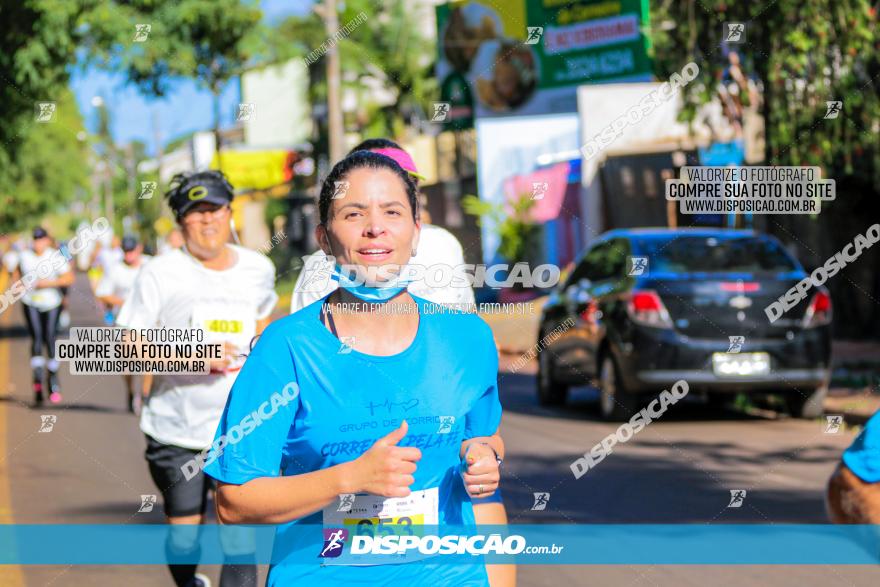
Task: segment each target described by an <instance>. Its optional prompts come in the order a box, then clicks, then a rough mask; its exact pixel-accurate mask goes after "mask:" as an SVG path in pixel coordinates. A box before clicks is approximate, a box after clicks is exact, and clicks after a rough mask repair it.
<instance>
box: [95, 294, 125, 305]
mask: <svg viewBox="0 0 880 587" xmlns="http://www.w3.org/2000/svg"><path fill="white" fill-rule="evenodd" d="M98 300H100V301H101V302H103V303H105V304H107V305H108V306H113V307H114V308H117V307H119V306H122V304H124V303H125V300H123V299H122V298H120V297H119V296H114V295H110V296H98Z"/></svg>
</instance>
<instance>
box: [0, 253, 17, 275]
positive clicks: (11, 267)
mask: <svg viewBox="0 0 880 587" xmlns="http://www.w3.org/2000/svg"><path fill="white" fill-rule="evenodd" d="M19 256H20V253H19V252H18V251H16V250H15V249H10V250H8V251H6V252H5V253H3V267H5V268H6V270H7V271H9V272H10V273H12V272H13V271H15V269H16V267H18V259H19Z"/></svg>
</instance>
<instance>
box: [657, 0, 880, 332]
mask: <svg viewBox="0 0 880 587" xmlns="http://www.w3.org/2000/svg"><path fill="white" fill-rule="evenodd" d="M877 20H878V16H877V6H872V5H871V3H870V2H869V1H868V0H840V1H836V2H829V1H827V0H777V1H775V2H759V3H750V2H728V1H727V0H686V1H684V2H678V1H672V0H666V1H665V2H663V3H661V4H659V6H656V7H654V8H653V10H652V21H653V30H652V37H653V41H654V52H655V55H654V57H655V68H656V74H657V76H658V77H659V78H661V79H668V77H669V75H670V74H671V73H672V72H674V71H678V70H679V69H680V68H681V67H682V66H683V65H684V64H685V63H687V62H688V61H691V60H693V61H696V62H697V64H698V65H699V66H700V68H701V75H700V78H699V82H692V83H691V84H689V85H688V86H687V87H686V88H685V95H686V99H687V102H688V105H689V108H687V109H686V111H685V112H686V115H688V116H690V117H692V116H693V113H694V106H695V105H697V104H701V103H705V102H707V101H708V100H710V99H711V98H712V96H713V95H714V90H715V83H716V82H715V80H716V79H719V76H720V75H721V73H722V72H723V70H724V68H725V67H726V66H727V61H726V59H725V58H724V57H723V49H722V47H721V44H720V42H721V35H722V23H723V22H742V23H745V24H746V29H745V33H746V42H745V43H743V44H741V45H730V49H735V50H736V51H738V52H740V54H741V57H742V61H743V63H744V66H745V67H744V69H745V70H746V71H747V72H752V73H753V74H754V76H755V77H756V78H757V79H759V80H760V81H761V83H762V85H763V89H764V96H763V114H764V120H765V124H766V164H770V165H814V166H819V167H821V168H822V170H823V177H826V178H834V179H836V181H837V200H836V201H834V202H830V203H824V204H823V206H822V212H821V214H819V215H818V216H816V217H805V216H773V217H770V218H769V219H768V220H769V222H768V228H769V229H770V230H771V231H772V232H775V233H777V234H778V235H779V236H780V237H781V238H782V239H783V240H786V241H790V242H792V243H793V244H794V245H795V246H797V247H798V249H799V251H800V255H801V258H802V259H803V260H805V261H806V263H807V265H818V264H821V263H822V262H824V260H825V259H826V258H828V257H829V256H830V255H831V254H833V253H834V252H835V251H837V250H839V249H840V247H842V246H843V245H844V244H845V243H846V242H848V241H849V240H851V239H852V238H853V237H854V236H855V234H857V233H859V232H864V231H865V229H866V228H867V227H868V226H869V225H870V224H871V222H872V220H870V219H877V218H880V198H878V196H880V141H878V136H880V41H878V36H877V32H876V31H877V26H878V22H877ZM837 100H840V101H842V102H843V110H842V113H841V114H840V115H839V116H838V117H837V118H836V119H825V118H824V116H825V113H826V108H827V107H826V102H828V101H837ZM865 256H866V257H867V258H865V259H862V260H860V262H859V264H858V265H857V266H854V267H851V268H850V269H847V270H846V271H844V272H843V273H842V274H841V277H840V278H837V279H835V280H832V281H831V282H829V284H828V285H829V287H830V288H831V290H832V294H833V295H834V298H835V300H836V301H837V304H836V310H835V311H836V312H837V319H836V320H835V323H836V327H837V329H838V333H844V334H847V335H865V334H874V335H876V333H877V332H878V331H880V328H878V327H880V310H878V305H877V304H876V300H877V299H880V272H877V271H876V267H877V266H878V265H880V255H878V251H875V250H872V251H870V252H869V253H868V254H866V255H865ZM872 268H874V269H873V271H872ZM853 284H859V285H857V286H856V287H853ZM859 289H862V290H864V291H863V292H859V291H858V290H859ZM867 292H873V293H867ZM865 294H867V295H865ZM872 300H873V301H872ZM868 316H872V319H866V317H868Z"/></svg>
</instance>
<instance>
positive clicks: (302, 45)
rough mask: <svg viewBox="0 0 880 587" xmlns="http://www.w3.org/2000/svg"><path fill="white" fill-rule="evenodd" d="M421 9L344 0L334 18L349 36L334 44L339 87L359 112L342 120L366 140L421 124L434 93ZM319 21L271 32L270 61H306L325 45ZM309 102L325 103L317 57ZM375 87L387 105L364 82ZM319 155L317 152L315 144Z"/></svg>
mask: <svg viewBox="0 0 880 587" xmlns="http://www.w3.org/2000/svg"><path fill="white" fill-rule="evenodd" d="M424 9H425V8H424V7H418V6H414V5H412V4H411V3H409V4H407V3H406V2H404V0H389V1H387V2H381V3H376V2H373V1H371V0H348V1H347V2H345V6H344V8H342V9H341V10H340V13H339V24H340V27H341V29H344V28H345V26H346V25H350V32H349V34H348V35H347V36H343V37H342V38H340V39H339V40H338V47H339V52H340V59H341V62H342V72H343V79H342V84H343V88H345V90H346V91H349V92H354V93H355V94H356V95H357V96H358V97H359V100H358V104H359V111H358V112H356V113H355V119H354V120H350V121H348V123H349V124H350V125H352V124H353V125H356V126H357V127H358V129H359V130H366V132H367V133H368V134H370V135H374V136H378V135H384V136H399V135H400V134H402V131H403V129H404V126H405V125H406V124H407V123H408V122H409V121H410V120H411V119H412V118H414V117H421V118H422V119H424V116H423V113H424V112H425V111H427V110H429V105H430V102H431V100H432V99H434V98H435V97H436V94H437V82H436V80H435V78H434V72H433V61H434V52H435V46H434V44H433V42H432V41H430V40H429V39H427V38H426V36H425V35H424V34H422V32H421V31H422V28H423V27H422V22H421V21H422V19H423V18H424V14H423V12H422V11H423V10H424ZM329 41H330V40H329V39H327V38H326V34H325V33H324V28H323V21H322V20H321V17H320V16H318V15H317V14H316V13H310V14H307V15H304V16H295V17H289V18H287V19H285V20H284V21H282V22H281V23H280V24H279V25H278V27H277V28H276V30H275V32H274V34H273V37H272V42H271V45H272V47H273V51H272V56H273V59H279V60H286V59H289V58H291V57H306V56H307V55H309V54H310V53H311V52H312V51H316V50H320V47H321V44H322V43H325V42H329ZM309 73H310V77H311V80H312V83H311V84H310V99H311V100H313V102H312V103H313V104H323V103H325V102H326V80H325V79H324V61H323V56H319V58H318V59H317V60H316V61H314V62H312V63H310V65H309ZM367 80H371V81H373V82H378V84H379V85H381V86H382V87H383V88H385V89H386V90H388V91H389V92H390V94H391V96H392V99H391V102H390V103H389V104H386V103H379V102H377V101H376V100H375V96H374V91H373V90H372V88H371V87H370V85H368V84H367V83H365V82H366V81H367ZM316 149H317V150H318V151H320V150H321V149H320V147H319V146H318V145H316Z"/></svg>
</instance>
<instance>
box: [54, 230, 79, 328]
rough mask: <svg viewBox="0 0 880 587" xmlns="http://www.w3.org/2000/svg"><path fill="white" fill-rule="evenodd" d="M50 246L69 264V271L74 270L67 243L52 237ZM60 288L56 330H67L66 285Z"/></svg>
mask: <svg viewBox="0 0 880 587" xmlns="http://www.w3.org/2000/svg"><path fill="white" fill-rule="evenodd" d="M52 246H53V247H55V248H57V249H58V250H59V251H60V252H61V254H62V255H64V258H65V259H67V264H68V265H70V271H71V272H72V273H73V272H74V271H75V267H74V263H73V255H71V253H70V251H69V250H68V248H67V243H66V242H62V243H59V242H58V241H57V240H55V239H54V238H53V239H52ZM74 279H76V273H74ZM58 289H60V290H61V313H60V314H59V315H58V330H59V331H62V330H67V329H68V328H70V311H68V309H67V300H68V296H67V291H68V289H69V288H68V287H60V288H58Z"/></svg>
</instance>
